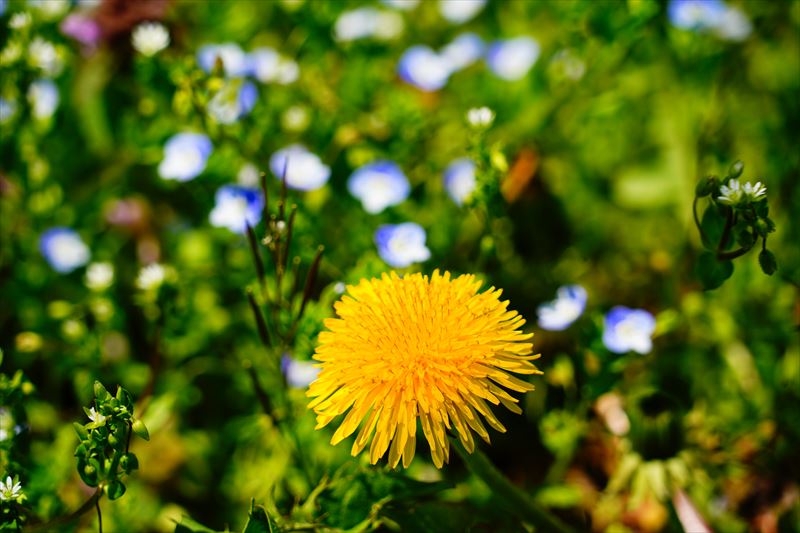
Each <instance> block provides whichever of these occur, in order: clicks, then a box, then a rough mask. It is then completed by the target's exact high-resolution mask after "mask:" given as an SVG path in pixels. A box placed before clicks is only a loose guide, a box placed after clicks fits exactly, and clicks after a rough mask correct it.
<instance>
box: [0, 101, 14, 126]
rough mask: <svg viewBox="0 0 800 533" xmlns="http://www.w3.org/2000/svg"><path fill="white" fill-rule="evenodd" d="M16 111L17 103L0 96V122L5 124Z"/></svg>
mask: <svg viewBox="0 0 800 533" xmlns="http://www.w3.org/2000/svg"><path fill="white" fill-rule="evenodd" d="M16 113H17V103H16V102H15V101H14V100H6V99H5V98H3V97H2V96H0V124H5V123H6V122H9V121H10V120H11V117H13V116H14V115H15V114H16Z"/></svg>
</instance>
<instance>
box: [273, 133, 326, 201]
mask: <svg viewBox="0 0 800 533" xmlns="http://www.w3.org/2000/svg"><path fill="white" fill-rule="evenodd" d="M269 168H270V170H271V171H272V173H273V174H274V175H275V177H276V178H278V179H282V178H283V173H284V171H285V172H286V186H287V187H289V188H291V189H297V190H300V191H313V190H315V189H319V188H320V187H322V186H323V185H325V184H326V183H327V182H328V179H329V178H330V177H331V169H330V167H328V166H327V165H325V164H324V163H323V162H322V160H321V159H320V158H319V157H317V155H315V154H312V153H311V152H309V151H308V149H306V147H305V146H303V145H301V144H292V145H290V146H287V147H285V148H282V149H280V150H278V151H277V152H275V153H274V154H272V157H270V159H269Z"/></svg>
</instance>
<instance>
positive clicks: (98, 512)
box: [94, 498, 103, 533]
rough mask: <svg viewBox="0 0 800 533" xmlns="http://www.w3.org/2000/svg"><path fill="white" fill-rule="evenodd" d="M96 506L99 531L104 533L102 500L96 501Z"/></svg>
mask: <svg viewBox="0 0 800 533" xmlns="http://www.w3.org/2000/svg"><path fill="white" fill-rule="evenodd" d="M94 506H95V507H96V508H97V531H98V533H103V513H101V512H100V498H97V499H96V500H95V501H94Z"/></svg>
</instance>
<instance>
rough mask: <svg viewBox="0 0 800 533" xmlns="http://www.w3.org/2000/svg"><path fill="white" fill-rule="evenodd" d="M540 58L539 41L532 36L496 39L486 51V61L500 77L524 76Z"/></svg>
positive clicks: (512, 78)
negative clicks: (503, 39)
mask: <svg viewBox="0 0 800 533" xmlns="http://www.w3.org/2000/svg"><path fill="white" fill-rule="evenodd" d="M537 59H539V43H537V42H536V41H535V40H534V39H532V38H530V37H517V38H516V39H508V40H505V41H495V42H494V43H492V45H491V46H490V47H489V51H488V52H487V53H486V63H487V64H488V65H489V69H490V70H491V71H492V72H494V73H495V75H496V76H497V77H498V78H502V79H504V80H508V81H515V80H519V79H522V78H524V77H525V76H526V75H527V74H528V71H529V70H530V69H531V67H532V66H533V65H534V64H535V63H536V60H537Z"/></svg>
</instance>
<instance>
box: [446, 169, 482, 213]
mask: <svg viewBox="0 0 800 533" xmlns="http://www.w3.org/2000/svg"><path fill="white" fill-rule="evenodd" d="M476 184H477V182H476V180H475V162H474V161H472V160H471V159H469V158H466V157H462V158H461V159H456V160H455V161H453V162H452V163H450V165H449V166H448V167H447V168H446V169H445V171H444V188H445V190H446V191H447V194H449V195H450V198H452V199H453V201H454V202H455V203H457V204H458V205H463V204H464V202H465V201H466V199H467V198H469V195H470V194H472V191H474V190H475V185H476Z"/></svg>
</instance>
